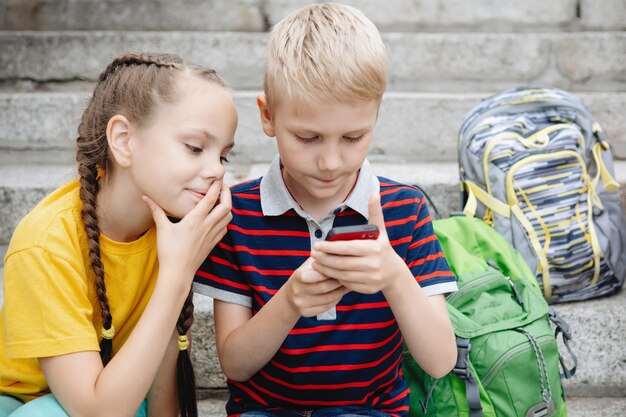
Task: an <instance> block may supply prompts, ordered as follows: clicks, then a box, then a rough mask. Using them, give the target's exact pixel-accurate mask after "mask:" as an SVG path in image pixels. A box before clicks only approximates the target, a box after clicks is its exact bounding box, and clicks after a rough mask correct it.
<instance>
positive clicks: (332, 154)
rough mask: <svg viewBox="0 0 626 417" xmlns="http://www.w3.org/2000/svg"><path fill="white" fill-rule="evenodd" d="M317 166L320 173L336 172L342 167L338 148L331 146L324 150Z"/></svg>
mask: <svg viewBox="0 0 626 417" xmlns="http://www.w3.org/2000/svg"><path fill="white" fill-rule="evenodd" d="M317 165H318V168H319V169H320V171H334V170H337V169H339V168H340V167H341V156H340V155H339V150H338V149H336V147H332V146H329V147H327V148H325V149H324V150H322V153H321V155H319V157H318V159H317Z"/></svg>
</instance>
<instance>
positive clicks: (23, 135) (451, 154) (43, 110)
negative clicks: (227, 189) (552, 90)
mask: <svg viewBox="0 0 626 417" xmlns="http://www.w3.org/2000/svg"><path fill="white" fill-rule="evenodd" d="M494 92H495V91H494ZM257 94H259V91H242V92H236V93H235V100H236V103H237V107H238V110H239V127H238V130H237V137H236V146H235V148H234V150H233V153H232V158H231V160H232V161H233V162H236V163H239V164H244V163H261V162H268V161H270V160H271V158H272V156H273V155H274V153H275V150H276V148H275V146H274V141H273V139H269V138H267V137H266V136H265V134H264V133H263V131H262V130H261V123H260V120H259V113H258V109H257V107H256V96H257ZM489 94H491V93H472V94H445V93H395V92H390V93H387V94H385V96H384V99H383V103H382V106H381V109H380V116H379V120H378V123H377V127H376V131H375V138H376V139H375V140H374V143H373V146H372V150H371V154H372V155H378V156H380V157H381V158H386V159H387V160H389V161H396V162H398V163H414V162H418V161H428V162H433V161H456V159H457V135H458V130H459V127H460V125H461V122H462V120H463V117H464V116H465V115H466V114H467V113H468V112H469V111H470V110H471V109H472V108H473V107H475V106H476V105H477V104H478V103H480V100H481V99H483V98H485V97H486V96H487V95H489ZM575 94H576V95H577V96H578V97H579V98H580V99H581V100H582V101H583V102H584V103H585V104H586V106H587V107H588V108H589V110H590V111H591V113H592V114H594V115H595V117H596V118H597V120H598V122H599V123H600V124H601V125H602V127H603V128H604V131H605V132H606V135H607V138H608V139H609V141H610V143H611V145H612V147H613V154H614V156H615V157H616V158H619V159H626V92H621V93H613V92H604V93H602V92H599V93H575ZM88 98H89V93H86V92H81V93H78V92H56V93H0V165H1V164H11V163H16V162H19V163H27V162H30V163H42V164H54V163H72V161H73V158H74V155H73V152H74V140H75V137H76V128H77V126H78V123H79V120H80V116H81V114H82V112H83V110H84V107H85V105H86V102H87V100H88Z"/></svg>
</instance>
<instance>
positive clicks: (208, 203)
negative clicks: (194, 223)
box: [185, 181, 222, 218]
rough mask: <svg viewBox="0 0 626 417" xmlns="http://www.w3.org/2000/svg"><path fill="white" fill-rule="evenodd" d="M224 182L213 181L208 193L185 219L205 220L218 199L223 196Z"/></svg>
mask: <svg viewBox="0 0 626 417" xmlns="http://www.w3.org/2000/svg"><path fill="white" fill-rule="evenodd" d="M221 189H222V181H213V183H212V184H211V186H210V187H209V189H208V190H207V193H206V194H205V195H204V197H202V199H201V200H200V201H199V202H198V204H196V206H195V207H194V208H193V209H192V210H191V211H190V212H189V213H187V215H186V216H185V218H196V217H200V218H204V217H206V215H207V214H208V213H209V212H210V211H211V209H213V207H214V206H215V203H216V202H217V199H218V197H219V196H220V194H221Z"/></svg>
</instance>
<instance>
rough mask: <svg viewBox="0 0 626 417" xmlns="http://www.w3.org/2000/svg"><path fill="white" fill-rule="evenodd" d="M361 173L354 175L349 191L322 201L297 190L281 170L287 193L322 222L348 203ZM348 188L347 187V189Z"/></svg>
mask: <svg viewBox="0 0 626 417" xmlns="http://www.w3.org/2000/svg"><path fill="white" fill-rule="evenodd" d="M359 172H360V171H357V172H355V173H354V175H353V178H352V181H350V188H348V189H347V190H346V189H345V188H344V189H340V190H339V191H338V192H337V193H336V194H335V195H333V196H329V197H328V198H324V199H320V198H318V197H316V196H313V195H311V194H309V193H308V192H306V190H305V189H297V188H296V187H297V185H295V184H293V183H292V184H290V181H289V179H288V178H286V177H285V175H284V171H283V170H282V169H281V176H282V178H283V182H284V184H285V187H286V188H287V191H288V192H289V194H290V195H291V197H292V198H293V199H294V201H295V202H296V203H298V205H299V206H300V208H302V210H304V211H305V212H306V213H307V214H309V215H310V216H311V217H313V218H314V219H315V220H316V221H318V222H319V221H320V220H322V219H323V218H324V217H326V216H327V215H328V214H329V213H330V212H331V211H332V210H334V209H335V208H336V207H337V206H339V205H340V204H341V203H343V202H344V201H346V200H347V199H348V197H349V196H350V194H351V193H352V191H353V190H354V187H355V185H356V183H357V181H358V179H359ZM346 188H347V187H346Z"/></svg>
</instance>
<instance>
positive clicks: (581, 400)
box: [198, 393, 626, 417]
mask: <svg viewBox="0 0 626 417" xmlns="http://www.w3.org/2000/svg"><path fill="white" fill-rule="evenodd" d="M211 395H212V396H211V397H209V398H205V399H202V400H200V401H199V402H198V414H199V416H200V417H222V416H224V415H226V414H225V412H224V407H225V406H226V399H225V398H223V397H224V396H225V395H226V394H221V393H220V394H211ZM567 411H568V416H569V417H623V416H624V415H626V398H624V397H619V398H612V397H608V398H589V397H572V398H569V399H568V400H567Z"/></svg>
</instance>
